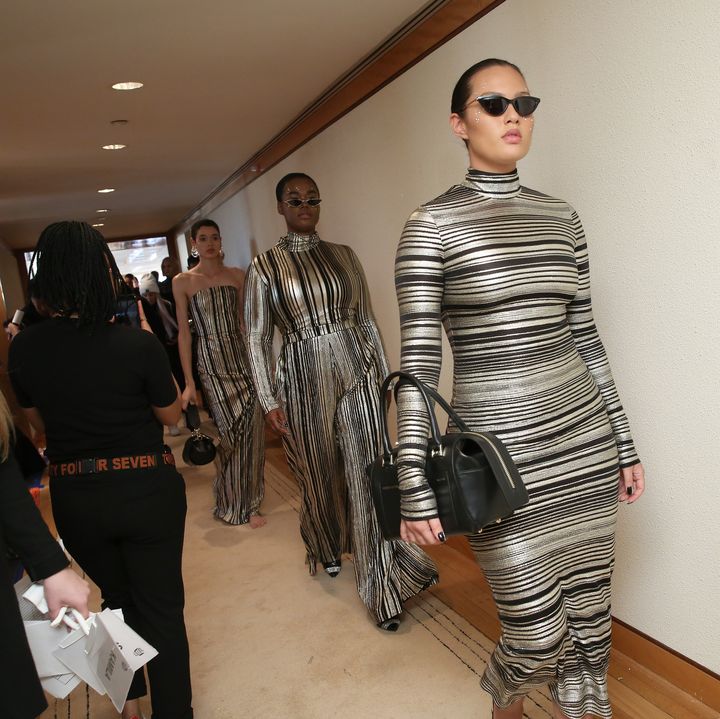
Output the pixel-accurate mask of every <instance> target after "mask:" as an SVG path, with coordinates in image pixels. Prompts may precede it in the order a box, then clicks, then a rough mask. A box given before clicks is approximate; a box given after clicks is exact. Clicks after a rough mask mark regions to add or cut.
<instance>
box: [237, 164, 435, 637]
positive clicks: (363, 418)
mask: <svg viewBox="0 0 720 719" xmlns="http://www.w3.org/2000/svg"><path fill="white" fill-rule="evenodd" d="M276 196H277V200H278V212H279V213H280V214H282V215H284V217H285V220H286V222H287V227H288V235H287V236H286V237H283V238H282V239H281V240H280V242H279V243H278V244H277V245H276V246H275V247H273V248H272V249H270V250H268V251H267V252H264V253H262V254H260V255H259V256H257V257H256V258H255V259H254V260H253V262H252V264H251V265H250V268H249V269H248V273H247V279H246V299H245V324H246V326H247V330H248V342H249V346H250V364H251V369H252V374H253V377H254V380H255V384H256V386H257V390H258V396H259V398H260V403H261V404H262V407H263V410H264V412H265V415H266V419H267V421H268V422H269V424H270V425H271V426H272V427H273V429H275V430H276V431H277V432H278V433H279V434H280V435H281V436H282V438H283V443H284V447H285V452H286V454H287V458H288V462H289V464H290V467H291V468H292V470H293V472H294V474H295V476H296V478H297V480H298V484H299V486H300V494H301V509H300V533H301V535H302V538H303V541H304V543H305V548H306V550H307V562H308V564H309V568H310V574H313V575H314V574H315V567H316V563H317V562H318V561H319V562H321V563H322V564H323V566H324V567H325V570H326V571H327V573H328V574H329V575H330V576H333V577H334V576H336V575H337V573H338V572H339V571H340V559H341V555H342V553H343V552H352V554H353V559H354V566H355V577H356V581H357V587H358V592H359V594H360V597H361V599H362V600H363V602H364V603H365V605H366V606H367V608H368V610H369V611H370V613H371V614H372V615H373V617H374V619H375V621H376V622H377V624H378V626H380V627H381V628H382V629H388V630H391V631H394V630H396V629H397V627H398V624H399V620H398V615H399V614H400V612H401V611H402V603H403V601H405V600H406V599H408V598H409V597H411V596H413V595H414V594H417V593H418V592H420V591H422V590H423V589H424V588H426V587H428V586H430V585H431V584H434V583H435V582H436V581H437V570H436V569H435V566H434V564H433V563H432V561H431V560H430V559H429V557H428V556H427V555H426V554H425V553H424V552H423V551H422V550H421V549H420V548H419V547H417V546H414V545H411V544H407V543H405V542H399V541H398V542H387V541H384V540H383V539H382V538H381V536H380V530H379V527H378V524H377V520H376V518H375V513H374V510H373V507H372V499H371V495H370V486H369V482H368V479H367V477H366V476H365V468H366V466H367V465H368V464H369V463H370V462H371V461H372V460H373V459H374V457H375V455H376V454H377V452H378V451H379V449H378V448H379V442H380V416H381V415H380V413H381V411H382V410H381V406H380V397H379V392H380V385H381V383H382V380H383V378H384V377H385V375H386V374H387V371H388V367H387V361H386V359H385V353H384V351H383V347H382V342H381V340H380V334H379V332H378V329H377V326H376V324H375V320H374V319H373V316H372V311H371V309H370V299H369V297H368V292H367V287H366V284H365V277H364V274H363V271H362V267H361V266H360V263H359V261H358V259H357V257H356V256H355V253H354V252H353V251H352V250H351V249H350V248H349V247H346V246H344V245H336V244H331V243H328V242H323V241H321V240H320V238H319V237H318V235H317V234H316V233H315V226H316V224H317V221H318V217H319V214H320V208H319V203H320V195H319V193H318V189H317V185H316V184H315V182H314V181H313V180H312V179H311V178H310V177H308V176H307V175H302V174H297V173H296V174H292V175H287V176H286V177H284V178H283V179H282V180H281V181H280V182H279V183H278V186H277V188H276ZM274 326H277V327H278V328H279V329H280V331H281V333H282V339H283V344H282V350H281V353H280V357H279V359H278V362H277V367H276V369H275V376H274V379H273V377H272V373H271V366H272V352H271V343H272V337H273V331H274Z"/></svg>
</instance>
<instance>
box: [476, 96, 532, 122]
mask: <svg viewBox="0 0 720 719" xmlns="http://www.w3.org/2000/svg"><path fill="white" fill-rule="evenodd" d="M473 102H477V103H478V104H479V105H480V107H482V109H483V110H485V112H487V114H488V115H492V116H493V117H500V115H504V114H505V110H507V109H508V105H512V106H513V107H514V108H515V111H516V112H517V114H518V115H520V117H528V116H529V115H532V114H533V112H535V110H536V109H537V106H538V105H539V104H540V98H539V97H532V96H531V95H520V97H516V98H514V99H513V100H509V99H508V98H507V97H503V96H502V95H482V96H481V97H476V98H475V99H473V100H471V101H470V102H469V103H468V104H467V105H465V108H466V109H467V108H468V107H470V105H472V104H473Z"/></svg>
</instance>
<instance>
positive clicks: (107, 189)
mask: <svg viewBox="0 0 720 719" xmlns="http://www.w3.org/2000/svg"><path fill="white" fill-rule="evenodd" d="M98 192H102V193H105V192H115V188H114V187H105V188H103V189H102V190H98Z"/></svg>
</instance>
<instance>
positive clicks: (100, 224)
mask: <svg viewBox="0 0 720 719" xmlns="http://www.w3.org/2000/svg"><path fill="white" fill-rule="evenodd" d="M93 227H105V223H104V222H95V223H94V224H93Z"/></svg>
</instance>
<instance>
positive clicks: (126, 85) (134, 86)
mask: <svg viewBox="0 0 720 719" xmlns="http://www.w3.org/2000/svg"><path fill="white" fill-rule="evenodd" d="M142 86H143V84H142V83H141V82H116V83H115V84H114V85H113V86H112V89H113V90H139V89H140V88H141V87H142Z"/></svg>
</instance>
